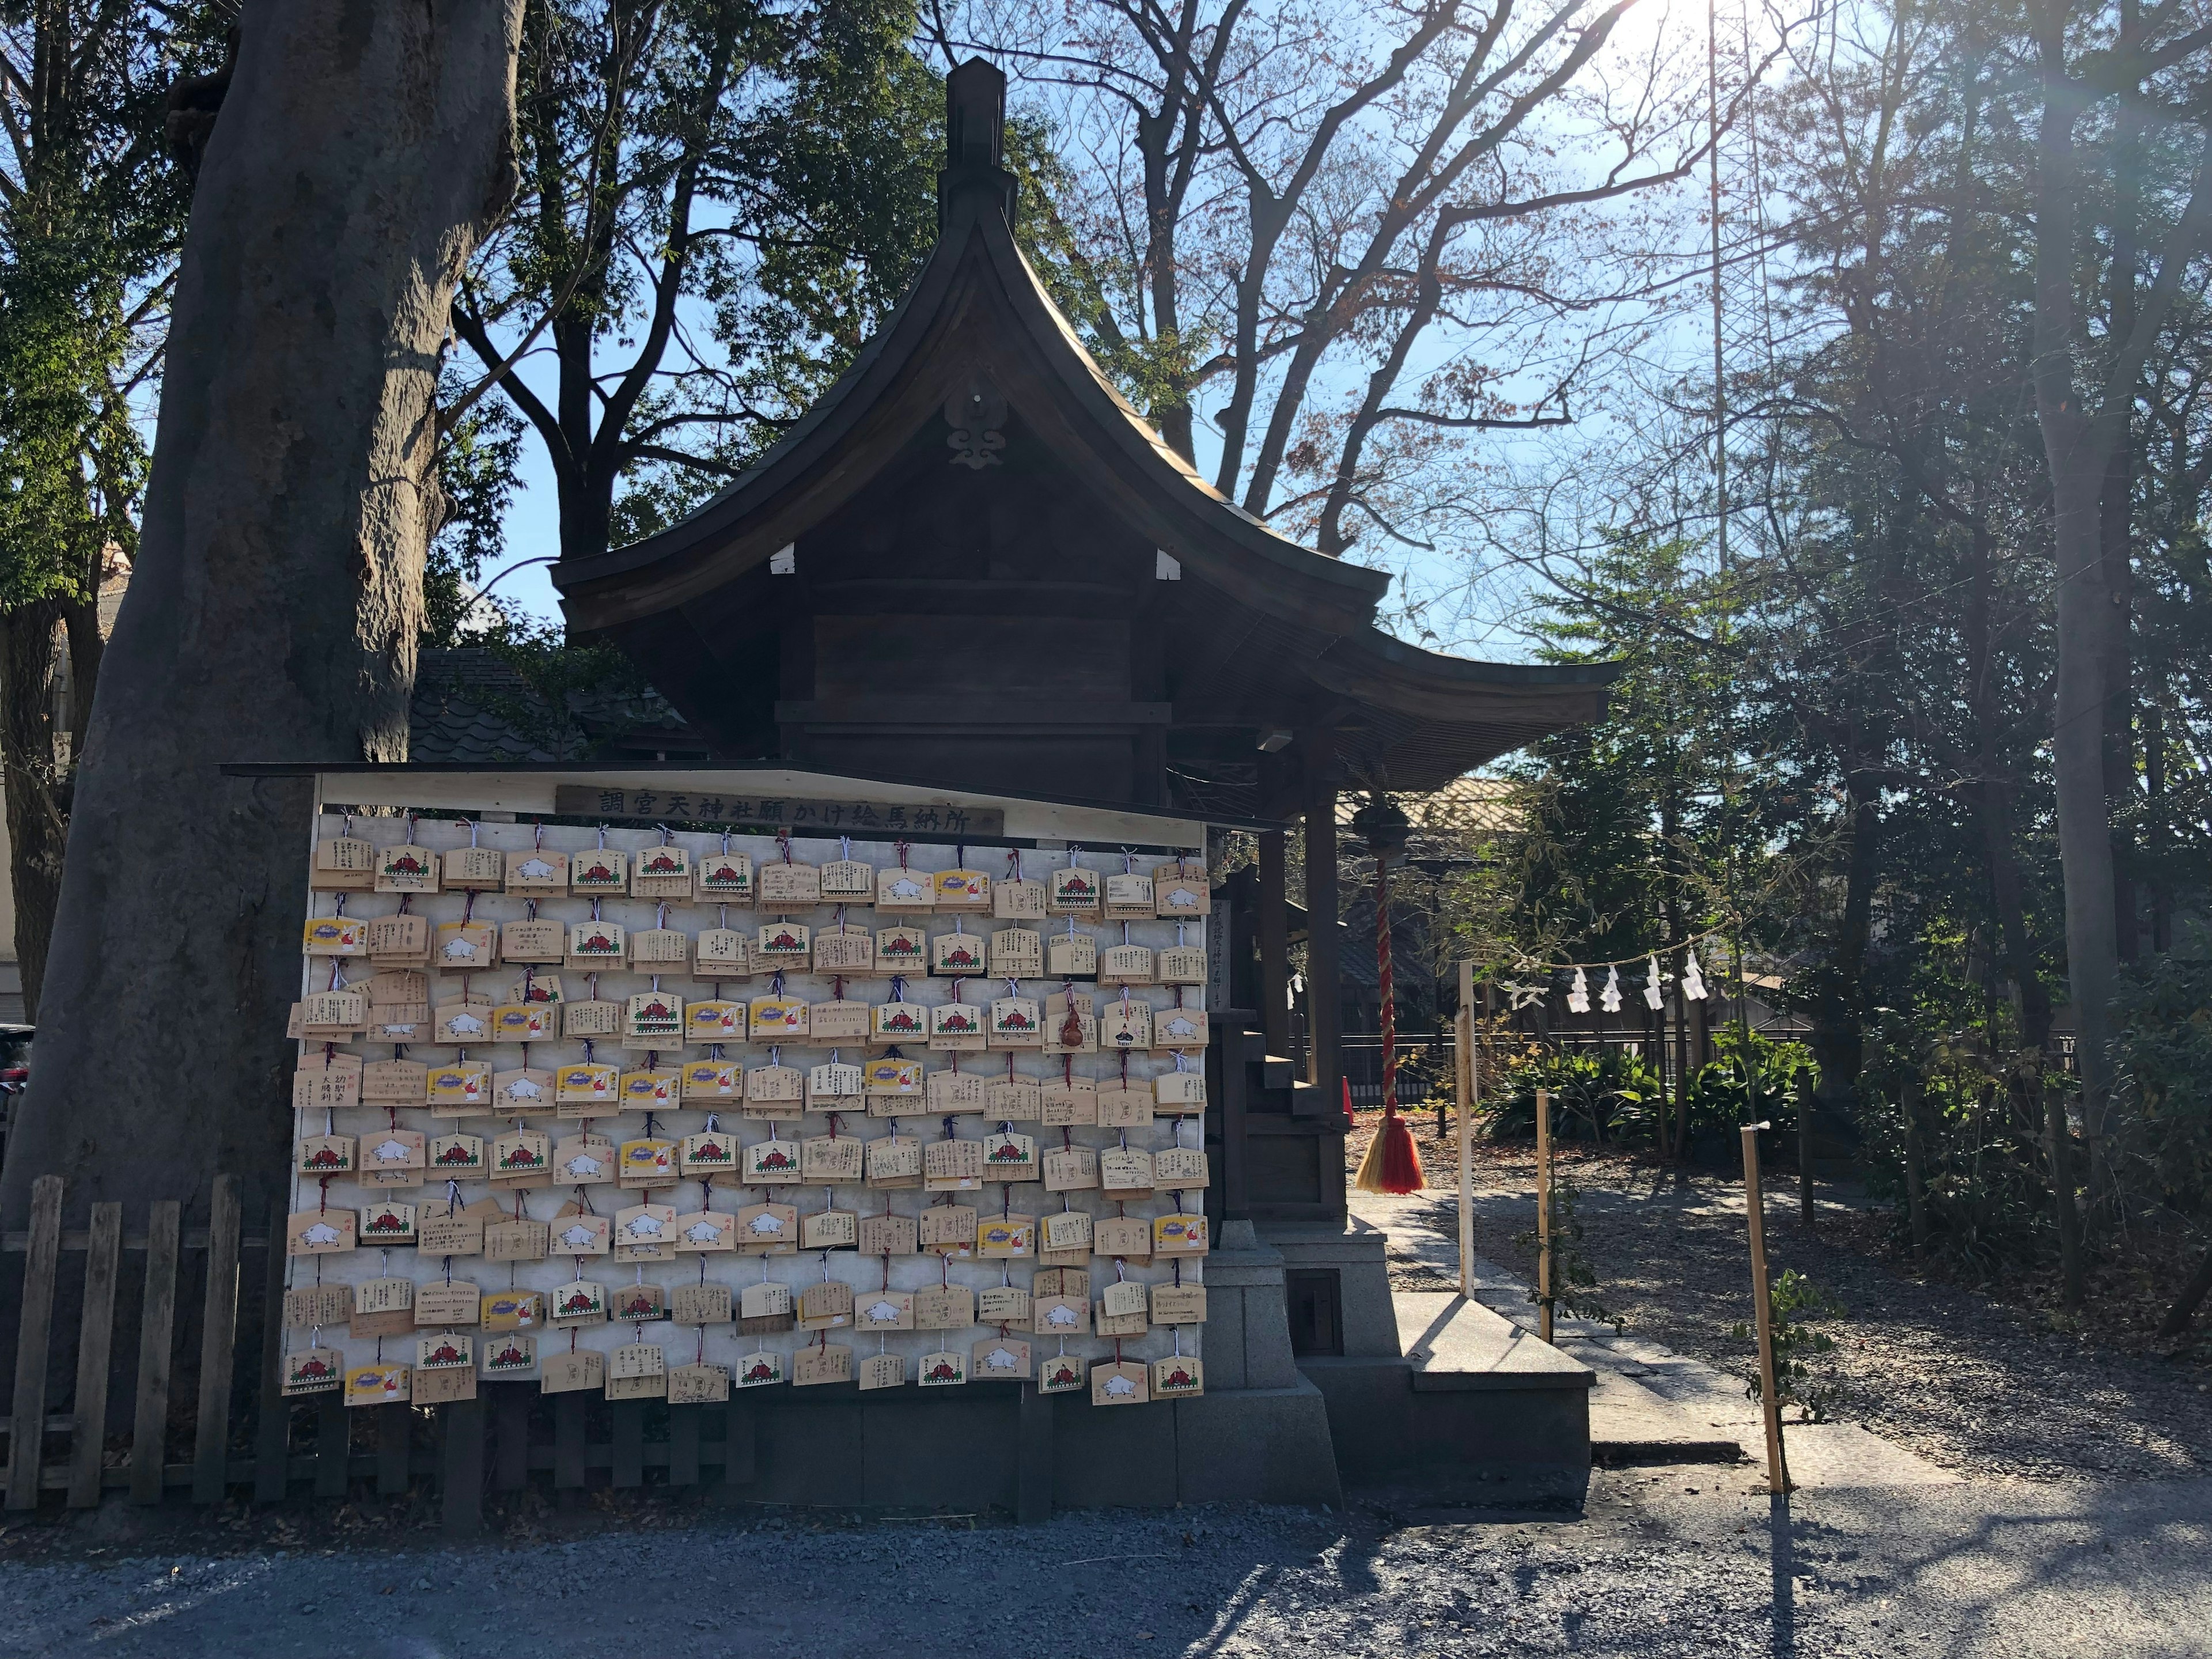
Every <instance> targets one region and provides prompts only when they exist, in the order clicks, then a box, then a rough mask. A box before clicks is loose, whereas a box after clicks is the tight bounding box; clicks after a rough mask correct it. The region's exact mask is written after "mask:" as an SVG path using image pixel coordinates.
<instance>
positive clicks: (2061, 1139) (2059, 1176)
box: [1921, 1073, 2179, 1334]
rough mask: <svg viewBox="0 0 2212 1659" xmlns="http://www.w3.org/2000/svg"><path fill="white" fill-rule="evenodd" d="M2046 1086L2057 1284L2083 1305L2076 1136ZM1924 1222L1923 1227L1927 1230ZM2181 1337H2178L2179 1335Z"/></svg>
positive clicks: (2050, 1081) (2051, 1082)
mask: <svg viewBox="0 0 2212 1659" xmlns="http://www.w3.org/2000/svg"><path fill="white" fill-rule="evenodd" d="M2040 1080H2041V1083H2042V1085H2043V1142H2044V1152H2045V1156H2046V1157H2047V1158H2049V1159H2050V1161H2051V1201H2052V1203H2053V1204H2054V1205H2055V1206H2057V1212H2058V1280H2059V1285H2060V1287H2061V1291H2062V1293H2063V1299H2064V1304H2065V1305H2066V1306H2067V1307H2069V1308H2079V1307H2080V1306H2081V1296H2082V1282H2081V1212H2080V1211H2079V1210H2077V1209H2075V1207H2074V1160H2073V1158H2072V1157H2071V1155H2070V1154H2071V1152H2072V1151H2073V1136H2072V1133H2071V1132H2070V1131H2069V1129H2068V1127H2067V1124H2066V1097H2065V1095H2064V1094H2063V1092H2062V1091H2060V1090H2059V1089H2058V1087H2057V1079H2055V1078H2053V1077H2051V1075H2049V1074H2048V1073H2046V1074H2045V1075H2044V1077H2043V1078H2042V1079H2040ZM1926 1225H1927V1223H1926V1218H1925V1216H1924V1215H1923V1217H1922V1218H1921V1226H1922V1228H1923V1230H1924V1229H1925V1227H1926ZM2176 1334H2179V1333H2176Z"/></svg>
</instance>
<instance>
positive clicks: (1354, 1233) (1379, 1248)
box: [1206, 1216, 1401, 1358]
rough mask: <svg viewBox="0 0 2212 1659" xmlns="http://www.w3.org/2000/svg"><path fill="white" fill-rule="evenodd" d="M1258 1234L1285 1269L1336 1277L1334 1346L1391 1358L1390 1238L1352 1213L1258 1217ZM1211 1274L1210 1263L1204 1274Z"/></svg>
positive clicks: (1394, 1339)
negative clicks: (1301, 1219)
mask: <svg viewBox="0 0 2212 1659" xmlns="http://www.w3.org/2000/svg"><path fill="white" fill-rule="evenodd" d="M1260 1237H1261V1239H1262V1240H1263V1241H1264V1242H1265V1243H1267V1244H1269V1245H1272V1246H1273V1248H1274V1249H1276V1250H1277V1251H1278V1252H1279V1253H1280V1255H1281V1256H1282V1261H1283V1269H1284V1271H1285V1273H1333V1274H1334V1275H1335V1278H1336V1286H1337V1294H1336V1307H1337V1310H1338V1315H1339V1317H1340V1320H1341V1321H1342V1329H1341V1331H1340V1342H1339V1344H1338V1347H1339V1351H1340V1353H1341V1354H1342V1355H1343V1356H1344V1357H1346V1358H1364V1357H1371V1358H1383V1357H1385V1356H1388V1357H1389V1358H1396V1357H1397V1355H1398V1354H1399V1353H1400V1352H1401V1350H1400V1348H1399V1346H1398V1325H1397V1321H1396V1319H1395V1316H1393V1315H1392V1313H1391V1311H1390V1269H1389V1262H1388V1261H1387V1259H1386V1250H1387V1247H1388V1245H1389V1239H1388V1238H1387V1237H1385V1235H1384V1234H1383V1230H1382V1229H1381V1228H1379V1227H1376V1226H1372V1225H1369V1224H1368V1223H1367V1222H1364V1221H1362V1220H1360V1219H1359V1218H1358V1217H1357V1216H1352V1217H1350V1218H1346V1220H1345V1222H1344V1223H1343V1224H1342V1225H1308V1224H1304V1223H1290V1222H1263V1223H1261V1226H1260ZM1212 1276H1213V1268H1212V1263H1211V1262H1209V1263H1208V1264H1207V1267H1206V1277H1207V1279H1209V1280H1211V1279H1212Z"/></svg>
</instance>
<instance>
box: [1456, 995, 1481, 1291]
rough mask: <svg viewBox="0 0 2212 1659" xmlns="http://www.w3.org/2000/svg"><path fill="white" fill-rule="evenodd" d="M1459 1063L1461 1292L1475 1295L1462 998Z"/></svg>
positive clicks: (1469, 1063)
mask: <svg viewBox="0 0 2212 1659" xmlns="http://www.w3.org/2000/svg"><path fill="white" fill-rule="evenodd" d="M1453 1046H1454V1048H1455V1049H1456V1050H1457V1051H1458V1058H1459V1064H1458V1065H1457V1066H1455V1067H1453V1070H1454V1071H1455V1073H1457V1079H1456V1081H1457V1083H1458V1085H1459V1086H1458V1089H1457V1091H1456V1093H1457V1095H1458V1097H1459V1116H1458V1119H1457V1127H1458V1135H1459V1293H1460V1295H1461V1296H1462V1297H1466V1298H1472V1297H1474V1173H1473V1170H1472V1169H1471V1167H1470V1165H1471V1164H1472V1163H1473V1159H1472V1158H1470V1157H1469V1156H1468V1154H1469V1152H1470V1151H1471V1149H1472V1147H1473V1145H1474V1129H1473V1125H1474V1102H1475V1091H1476V1087H1477V1085H1476V1082H1475V1072H1474V1009H1473V1008H1472V1007H1470V1006H1468V1004H1467V1002H1466V1001H1465V1000H1462V1001H1461V1003H1460V1007H1459V1031H1458V1041H1457V1042H1455V1044H1454V1045H1453Z"/></svg>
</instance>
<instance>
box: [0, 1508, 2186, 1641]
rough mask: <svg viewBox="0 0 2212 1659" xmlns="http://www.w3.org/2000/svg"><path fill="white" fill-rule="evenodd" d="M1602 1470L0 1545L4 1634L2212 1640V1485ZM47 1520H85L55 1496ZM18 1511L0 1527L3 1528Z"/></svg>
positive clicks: (4, 1637) (85, 1536)
mask: <svg viewBox="0 0 2212 1659" xmlns="http://www.w3.org/2000/svg"><path fill="white" fill-rule="evenodd" d="M1755 1480H1756V1477H1755V1475H1754V1474H1749V1473H1747V1472H1745V1471H1741V1470H1711V1469H1691V1470H1679V1469H1678V1470H1668V1471H1660V1472H1654V1471H1641V1472H1637V1471H1630V1472H1626V1473H1621V1474H1607V1473H1605V1472H1602V1471H1601V1472H1599V1473H1598V1474H1597V1475H1596V1476H1595V1480H1594V1481H1593V1485H1592V1488H1591V1492H1590V1495H1589V1503H1588V1504H1587V1506H1586V1508H1585V1510H1584V1512H1583V1515H1582V1516H1578V1517H1572V1518H1566V1517H1537V1516H1522V1517H1490V1518H1487V1519H1483V1520H1472V1519H1470V1518H1469V1515H1468V1512H1466V1511H1456V1512H1454V1511H1439V1512H1422V1513H1415V1514H1411V1515H1389V1514H1384V1513H1382V1512H1379V1511H1376V1510H1368V1509H1355V1510H1352V1511H1350V1512H1340V1513H1337V1514H1330V1513H1328V1512H1327V1511H1322V1512H1319V1513H1316V1512H1313V1511H1310V1510H1265V1509H1231V1508H1218V1509H1217V1508H1212V1507H1207V1506H1200V1507H1194V1508H1189V1509H1184V1510H1176V1511H1173V1512H1170V1513H1167V1514H1154V1515H1137V1514H1131V1513H1127V1512H1119V1513H1105V1514H1090V1515H1076V1516H1061V1517H1060V1518H1059V1519H1057V1520H1055V1521H1054V1522H1051V1523H1050V1524H1049V1525H1048V1526H1045V1527H1042V1528H1020V1529H1017V1528H1011V1527H1006V1526H1004V1525H1000V1524H990V1523H973V1522H969V1521H967V1520H964V1519H963V1520H961V1521H957V1522H945V1521H934V1520H922V1521H917V1522H907V1523H898V1522H889V1521H882V1520H878V1521H871V1522H861V1521H857V1520H854V1519H852V1518H850V1517H842V1518H829V1519H812V1518H806V1517H802V1516H797V1515H790V1516H785V1515H773V1516H768V1515H763V1514H762V1513H761V1512H759V1511H753V1512H750V1513H748V1512H745V1511H738V1512H735V1513H734V1514H731V1513H719V1514H718V1513H716V1512H712V1511H709V1512H706V1513H703V1514H701V1513H696V1512H695V1513H694V1514H693V1515H692V1516H690V1518H688V1519H687V1520H686V1521H684V1522H682V1523H678V1524H667V1523H664V1524H663V1525H661V1526H660V1527H659V1528H653V1529H648V1530H640V1529H638V1528H636V1526H635V1524H634V1522H632V1521H630V1520H628V1519H625V1518H623V1517H603V1518H602V1523H601V1524H599V1526H598V1528H597V1529H596V1530H594V1531H592V1532H591V1533H589V1534H588V1535H585V1536H581V1537H571V1538H568V1539H566V1540H560V1539H544V1540H540V1541H536V1542H532V1543H527V1544H520V1545H507V1546H498V1545H491V1546H485V1547H478V1548H472V1549H467V1550H452V1549H438V1548H435V1547H424V1545H423V1543H422V1542H421V1541H418V1540H419V1534H416V1535H412V1536H410V1534H407V1533H405V1532H404V1531H397V1530H395V1531H392V1532H391V1533H390V1534H387V1535H386V1538H385V1540H384V1543H383V1547H361V1548H355V1549H349V1550H346V1551H343V1552H340V1551H337V1550H319V1549H315V1548H312V1547H310V1548H306V1549H292V1550H274V1551H272V1550H268V1549H264V1548H259V1547H252V1546H247V1547H240V1548H238V1549H236V1550H234V1551H233V1552H231V1553H226V1554H216V1555H210V1554H207V1553H201V1552H200V1551H198V1550H197V1549H195V1550H194V1551H192V1552H190V1553H155V1552H154V1551H153V1550H151V1549H150V1548H149V1547H148V1546H147V1543H146V1541H145V1540H144V1539H143V1537H141V1538H140V1539H139V1540H138V1541H137V1542H136V1543H131V1542H129V1541H122V1540H120V1539H119V1538H118V1543H117V1545H116V1546H115V1547H114V1553H113V1554H112V1555H111V1556H109V1557H107V1558H106V1559H97V1558H95V1559H87V1557H86V1555H85V1553H84V1549H83V1546H84V1545H85V1544H87V1543H88V1541H89V1540H90V1539H91V1537H93V1536H94V1535H95V1534H97V1532H98V1530H99V1528H100V1527H102V1526H103V1525H104V1526H106V1528H109V1529H110V1534H111V1535H116V1531H117V1528H120V1527H127V1526H129V1525H131V1524H133V1522H132V1518H131V1516H124V1517H123V1518H122V1520H121V1521H120V1522H118V1521H117V1520H116V1519H114V1518H113V1517H112V1515H111V1514H110V1512H107V1511H103V1512H101V1515H100V1516H97V1517H88V1518H86V1519H85V1520H83V1521H81V1522H76V1523H74V1525H75V1527H76V1531H75V1533H74V1534H71V1537H70V1545H71V1547H68V1548H58V1549H49V1550H47V1551H46V1552H44V1553H40V1554H36V1555H29V1556H24V1557H21V1558H19V1559H9V1560H0V1655H13V1654H25V1655H33V1654H35V1655H40V1656H46V1655H65V1654H112V1655H118V1656H128V1655H146V1656H159V1659H234V1656H240V1655H246V1656H252V1659H261V1656H280V1655H290V1654H301V1655H315V1656H327V1655H332V1654H345V1655H348V1656H355V1659H461V1656H487V1659H489V1656H499V1659H512V1656H516V1655H523V1654H527V1655H532V1656H536V1659H567V1656H570V1655H576V1656H583V1655H592V1656H601V1655H606V1654H650V1655H653V1656H655V1659H690V1656H700V1659H706V1656H714V1659H722V1656H726V1655H729V1654H732V1653H738V1654H743V1655H745V1656H762V1659H784V1656H790V1659H842V1656H847V1655H851V1656H855V1659H859V1656H869V1659H879V1656H881V1655H884V1654H885V1653H890V1652H894V1651H896V1652H901V1653H908V1654H926V1655H959V1656H963V1659H1001V1656H1003V1659H1037V1656H1038V1655H1039V1654H1045V1655H1058V1656H1068V1659H1073V1656H1118V1659H1127V1656H1131V1655H1139V1654H1152V1653H1158V1654H1165V1653H1177V1654H1181V1655H1184V1656H1188V1659H1204V1656H1216V1655H1220V1656H1232V1655H1233V1656H1249V1659H1261V1656H1267V1659H1275V1656H1280V1655H1284V1654H1294V1655H1299V1654H1311V1655H1316V1656H1322V1655H1327V1656H1332V1659H1334V1656H1339V1655H1342V1656H1363V1659H1385V1656H1389V1659H1396V1656H1400V1655H1404V1656H1409V1659H1444V1656H1449V1659H1460V1656H1467V1659H1474V1656H1489V1655H1506V1654H1513V1655H1521V1654H1528V1653H1562V1652H1572V1653H1577V1654H1588V1655H1599V1656H1611V1655H1620V1656H1629V1655H1635V1656H1654V1659H1656V1656H1692V1659H1707V1656H1711V1655H1716V1654H1763V1655H1783V1654H1788V1655H1803V1656H1807V1659H1874V1656H1888V1655H1895V1654H1900V1653H1904V1654H1921V1653H1925V1654H1930V1655H1934V1654H1939V1653H1940V1654H1944V1655H1956V1656H1969V1659H1982V1656H1989V1659H1998V1656H2002V1659H2092V1656H2103V1655H2108V1654H2111V1653H2114V1652H2121V1651H2124V1652H2127V1653H2129V1654H2130V1655H2131V1656H2134V1659H2165V1656H2169V1655H2171V1656H2180V1655H2184V1654H2196V1655H2201V1654H2202V1653H2203V1631H2204V1630H2205V1629H2206V1628H2207V1627H2208V1626H2212V1573H2208V1569H2207V1566H2206V1562H2207V1560H2208V1559H2212V1525H2208V1522H2207V1520H2206V1516H2207V1515H2208V1513H2212V1487H2208V1486H2207V1485H2206V1484H2204V1483H2191V1484H2186V1485H2185V1484H2182V1483H2159V1484H2155V1485H2149V1486H2144V1485H2136V1486H2115V1487H2106V1488H2101V1489H2099V1488H2089V1487H2081V1486H2076V1487H2069V1488H2051V1487H2019V1488H2015V1489H2014V1493H2013V1495H2012V1496H2011V1497H2010V1498H2004V1497H2002V1496H2000V1495H1997V1494H1994V1493H1992V1492H1991V1490H1990V1489H1989V1488H1986V1487H1984V1488H1979V1489H1976V1488H1971V1487H1965V1486H1949V1487H1943V1488H1939V1489H1934V1490H1929V1489H1924V1488H1923V1489H1918V1490H1913V1489H1902V1490H1890V1491H1873V1492H1869V1491H1859V1492H1820V1493H1807V1494H1801V1495H1800V1497H1799V1498H1797V1499H1796V1500H1793V1504H1794V1507H1793V1508H1790V1509H1786V1510H1784V1509H1779V1508H1778V1507H1776V1506H1775V1505H1773V1504H1771V1500H1769V1499H1768V1498H1765V1497H1764V1496H1762V1495H1760V1494H1759V1493H1758V1492H1756V1491H1755V1490H1754V1486H1755ZM42 1530H46V1531H48V1532H58V1531H62V1530H64V1528H62V1527H58V1526H53V1525H48V1526H46V1527H45V1528H42ZM6 1542H9V1540H0V1543H6Z"/></svg>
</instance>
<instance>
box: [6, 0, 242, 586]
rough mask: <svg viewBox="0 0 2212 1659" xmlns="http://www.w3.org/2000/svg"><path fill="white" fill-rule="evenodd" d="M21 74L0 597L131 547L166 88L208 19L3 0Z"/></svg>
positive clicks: (161, 278) (168, 225) (156, 266)
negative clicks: (108, 549) (136, 404)
mask: <svg viewBox="0 0 2212 1659" xmlns="http://www.w3.org/2000/svg"><path fill="white" fill-rule="evenodd" d="M0 30H4V47H5V49H6V50H7V52H9V56H10V58H11V61H12V62H13V63H14V64H36V65H37V66H38V67H37V69H36V70H35V72H34V74H33V84H29V85H27V84H25V82H23V81H22V80H21V79H18V80H16V81H15V83H14V84H13V86H12V87H11V89H10V91H9V94H8V96H9V107H10V121H9V143H8V144H7V145H5V146H4V147H0V158H4V162H3V163H0V173H4V175H5V176H4V179H0V185H4V188H0V606H8V607H13V606H16V605H24V604H27V603H28V602H30V601H33V600H36V599H75V600H79V601H83V600H88V599H91V598H92V596H93V595H94V593H95V592H97V590H98V586H99V582H100V567H101V562H102V561H101V550H102V548H103V547H104V546H105V545H106V544H109V543H113V544H116V545H117V546H118V548H120V549H121V550H122V551H123V552H124V553H125V556H129V555H131V554H132V553H134V552H135V551H136V548H137V515H136V507H137V498H138V493H139V491H140V489H142V488H143V484H144V481H145V474H146V464H147V457H146V453H145V447H144V443H143V439H142V438H141V436H140V433H139V427H138V423H137V420H136V419H135V418H134V411H133V410H132V408H131V398H132V395H133V392H134V391H135V389H136V383H137V381H138V380H140V379H141V378H142V377H143V376H144V375H146V374H149V373H150V371H151V369H152V367H153V362H152V360H153V356H154V355H155V352H156V350H157V349H158V346H159V335H158V332H157V331H156V330H155V327H154V326H153V323H154V319H157V318H158V315H159V313H160V311H161V305H160V303H159V299H160V293H161V289H162V288H163V287H164V286H165V285H166V283H167V280H168V276H169V272H170V270H171V267H172V264H173V259H174V258H175V254H176V250H177V246H178V242H179V239H180V237H181V235H182V233H183V228H184V215H185V203H186V200H187V189H186V185H185V181H184V180H183V179H181V178H180V177H179V173H178V171H177V169H176V168H175V167H173V165H171V164H170V163H169V161H167V158H166V156H165V155H164V154H163V152H162V107H161V94H162V90H163V88H164V85H165V84H166V82H167V78H168V77H169V76H171V75H172V74H173V73H175V72H177V71H178V70H183V69H199V68H206V67H208V66H210V62H211V60H212V58H213V57H214V55H215V53H216V51H217V49H218V48H217V44H216V37H217V36H219V33H220V27H219V23H218V22H217V20H214V19H212V18H210V17H209V16H206V15H187V16H185V17H183V18H181V19H179V20H175V21H172V19H171V18H170V17H169V16H168V15H167V14H165V13H164V12H162V11H160V10H157V9H149V8H146V7H141V6H110V7H104V8H74V9H73V8H68V7H59V6H40V7H10V8H9V9H7V12H6V15H4V17H0Z"/></svg>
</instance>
